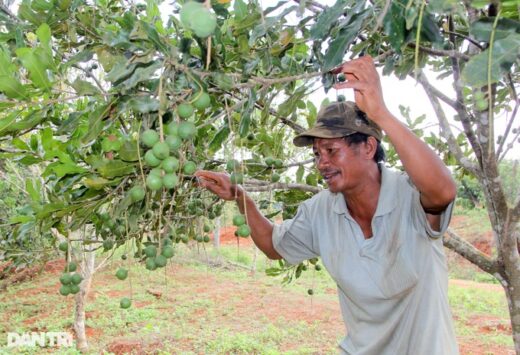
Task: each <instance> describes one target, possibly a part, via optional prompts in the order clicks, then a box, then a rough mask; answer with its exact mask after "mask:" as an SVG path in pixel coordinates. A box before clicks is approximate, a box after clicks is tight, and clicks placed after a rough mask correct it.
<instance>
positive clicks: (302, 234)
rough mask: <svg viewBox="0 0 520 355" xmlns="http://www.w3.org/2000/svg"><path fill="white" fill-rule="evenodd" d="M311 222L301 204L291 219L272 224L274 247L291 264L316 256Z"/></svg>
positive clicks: (304, 207) (316, 250) (316, 248)
mask: <svg viewBox="0 0 520 355" xmlns="http://www.w3.org/2000/svg"><path fill="white" fill-rule="evenodd" d="M311 223H312V222H311V219H310V218H309V213H308V210H307V207H306V206H305V204H302V205H300V207H299V208H298V212H297V213H296V215H295V216H294V218H293V219H288V220H285V221H283V222H282V223H281V224H275V225H274V228H273V234H272V238H273V246H274V249H275V250H276V251H277V252H278V254H280V256H281V257H282V258H284V259H285V260H286V261H287V262H289V263H290V264H292V265H295V264H299V263H300V262H302V261H303V260H307V259H311V258H314V257H317V256H318V246H317V240H315V238H314V235H313V232H312V226H311Z"/></svg>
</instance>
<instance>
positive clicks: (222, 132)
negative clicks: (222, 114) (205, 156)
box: [208, 124, 230, 153]
mask: <svg viewBox="0 0 520 355" xmlns="http://www.w3.org/2000/svg"><path fill="white" fill-rule="evenodd" d="M229 133H230V130H229V126H228V125H227V124H225V125H223V126H222V127H220V129H219V130H218V131H217V133H216V134H215V136H214V137H213V139H212V140H211V142H210V143H209V146H208V150H209V152H210V153H215V152H216V151H218V150H219V149H220V148H222V144H223V143H224V142H225V141H226V139H227V138H228V137H229Z"/></svg>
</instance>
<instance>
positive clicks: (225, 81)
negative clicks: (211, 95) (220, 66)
mask: <svg viewBox="0 0 520 355" xmlns="http://www.w3.org/2000/svg"><path fill="white" fill-rule="evenodd" d="M213 80H214V81H215V85H217V86H218V87H219V89H222V90H231V89H232V88H233V84H234V83H233V78H232V77H231V76H229V75H226V74H224V73H215V74H213Z"/></svg>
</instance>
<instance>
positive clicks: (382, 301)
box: [273, 166, 458, 355]
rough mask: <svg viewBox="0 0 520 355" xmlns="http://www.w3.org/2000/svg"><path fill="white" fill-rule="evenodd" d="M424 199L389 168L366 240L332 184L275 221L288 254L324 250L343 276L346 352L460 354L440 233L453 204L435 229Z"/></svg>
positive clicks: (296, 257)
mask: <svg viewBox="0 0 520 355" xmlns="http://www.w3.org/2000/svg"><path fill="white" fill-rule="evenodd" d="M419 197H420V196H419V191H418V190H417V189H416V188H415V186H413V184H412V182H411V181H410V179H409V178H408V176H407V175H406V174H404V173H400V172H395V171H391V170H388V169H387V168H385V167H383V166H382V185H381V192H380V195H379V201H378V205H377V209H376V213H375V215H374V218H373V220H372V232H373V237H372V238H370V239H365V238H364V236H363V232H362V231H361V228H360V227H359V225H358V224H357V222H356V221H355V220H354V219H353V218H352V217H351V216H350V214H349V212H348V209H347V205H346V202H345V199H344V197H343V195H342V194H340V193H337V194H335V193H331V192H330V191H328V190H325V191H322V192H320V193H318V194H317V195H315V196H313V197H312V198H311V199H309V200H307V201H305V202H304V203H302V204H301V205H300V207H299V209H298V212H297V214H296V216H295V217H294V218H293V219H291V220H286V221H284V222H283V223H282V224H280V225H275V227H274V230H273V244H274V247H275V249H276V251H277V252H278V253H279V254H280V255H281V256H282V257H283V258H284V259H285V260H287V261H288V262H289V263H291V264H297V263H300V262H301V261H303V260H306V259H310V258H313V257H316V256H320V257H321V259H322V262H323V265H324V266H325V267H326V268H327V270H328V272H329V273H330V275H331V276H332V278H333V279H334V281H336V284H337V287H338V295H339V302H340V306H341V312H342V315H343V320H344V322H345V325H346V327H347V336H346V337H345V338H344V339H343V341H342V342H341V343H340V349H341V350H342V352H343V353H346V354H352V355H354V354H355V355H361V354H363V355H385V354H388V355H390V354H391V355H396V354H399V355H405V354H410V355H417V354H421V355H425V354H426V355H437V354H438V355H451V354H458V349H457V343H456V340H455V335H454V331H453V325H452V317H451V312H450V308H449V304H448V295H447V293H448V272H447V266H446V261H445V256H444V250H443V245H442V238H441V236H442V234H443V233H444V232H445V230H446V228H447V227H448V223H449V220H450V218H451V212H452V207H453V203H452V204H450V205H449V206H448V208H447V209H446V210H445V211H444V212H443V214H442V217H441V228H440V231H434V230H433V229H432V228H431V227H430V225H429V223H428V221H427V219H426V214H425V212H424V210H423V208H422V206H421V203H420V200H419Z"/></svg>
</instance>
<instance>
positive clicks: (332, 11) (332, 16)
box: [310, 0, 347, 40]
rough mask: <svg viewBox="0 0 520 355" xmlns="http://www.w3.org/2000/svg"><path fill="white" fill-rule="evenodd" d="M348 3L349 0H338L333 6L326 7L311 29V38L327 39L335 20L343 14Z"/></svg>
mask: <svg viewBox="0 0 520 355" xmlns="http://www.w3.org/2000/svg"><path fill="white" fill-rule="evenodd" d="M346 5H347V1H345V0H338V1H336V3H335V4H334V5H333V6H332V7H329V8H326V9H325V10H324V11H323V12H321V13H320V14H319V15H318V18H317V19H316V23H315V24H314V25H313V26H312V27H311V29H310V35H311V39H313V40H323V39H325V38H326V36H327V35H328V33H329V31H330V28H331V27H332V25H333V24H334V22H336V21H337V20H338V19H339V18H340V17H341V16H342V15H343V12H344V10H345V7H346Z"/></svg>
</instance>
